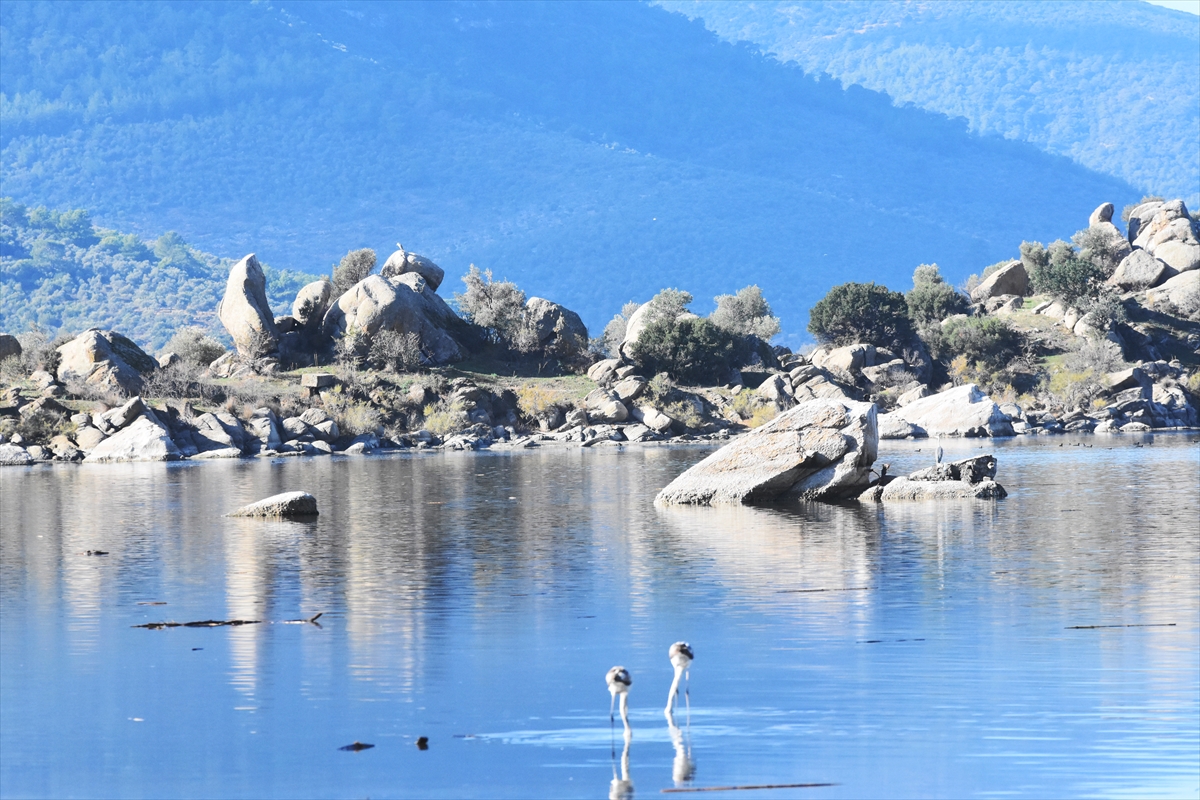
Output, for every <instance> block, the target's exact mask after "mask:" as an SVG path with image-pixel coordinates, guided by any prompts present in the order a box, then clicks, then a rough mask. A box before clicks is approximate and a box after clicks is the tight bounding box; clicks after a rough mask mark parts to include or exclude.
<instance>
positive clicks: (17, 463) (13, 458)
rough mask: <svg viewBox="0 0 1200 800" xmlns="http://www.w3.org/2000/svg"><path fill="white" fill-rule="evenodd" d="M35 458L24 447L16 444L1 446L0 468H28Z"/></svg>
mask: <svg viewBox="0 0 1200 800" xmlns="http://www.w3.org/2000/svg"><path fill="white" fill-rule="evenodd" d="M32 463H33V456H31V455H29V451H28V450H26V449H25V448H24V447H20V446H18V445H15V444H0V467H27V466H29V465H30V464H32Z"/></svg>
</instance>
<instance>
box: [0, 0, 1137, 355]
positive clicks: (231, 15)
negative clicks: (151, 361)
mask: <svg viewBox="0 0 1200 800" xmlns="http://www.w3.org/2000/svg"><path fill="white" fill-rule="evenodd" d="M0 23H2V27H3V32H2V33H3V48H2V49H0V93H2V95H3V97H0V103H2V106H0V110H2V112H3V118H4V125H3V127H2V129H0V147H2V150H0V177H2V178H3V192H4V194H6V195H8V196H11V197H13V198H15V199H16V200H17V201H19V202H22V203H25V204H27V205H29V206H37V205H42V204H45V205H48V206H51V207H55V208H80V207H82V208H87V209H90V210H91V211H92V213H93V214H95V216H96V219H97V220H98V221H100V222H101V223H102V224H103V225H105V226H106V227H110V228H116V229H119V230H123V231H132V232H134V233H136V234H138V235H140V236H142V237H145V238H147V239H152V238H155V237H157V236H159V235H160V234H161V233H162V232H163V231H166V230H176V231H179V232H180V234H181V235H182V237H183V238H184V239H185V240H186V241H188V242H190V243H192V244H194V245H195V246H196V247H197V248H201V249H203V250H206V251H209V252H212V253H215V254H217V255H218V256H220V257H221V258H239V257H241V256H242V255H244V254H245V253H247V252H256V253H257V254H258V255H259V257H260V258H261V259H262V260H264V261H266V262H268V263H271V264H273V265H275V266H276V267H280V268H284V269H288V270H293V271H298V272H304V273H323V272H326V271H327V270H328V269H329V265H330V264H332V263H334V262H335V261H336V260H337V259H338V258H339V257H340V256H341V255H342V254H344V253H345V252H346V251H347V250H349V249H351V248H358V247H373V248H374V249H376V250H377V251H379V252H381V253H382V252H388V251H389V250H390V249H392V247H393V245H394V244H395V242H397V241H401V242H402V243H403V244H404V246H405V247H406V248H407V249H409V250H412V251H416V252H420V253H423V254H425V255H427V256H429V257H431V258H433V259H434V260H435V261H437V262H438V263H439V264H441V265H442V266H443V267H444V268H445V269H446V272H447V274H448V275H450V276H451V277H452V279H454V276H459V275H462V274H464V273H465V272H466V271H467V267H468V265H469V264H471V263H475V264H477V265H479V266H480V267H481V268H490V269H492V270H493V272H494V273H495V274H496V275H497V277H505V278H508V279H511V280H513V281H515V282H517V283H518V284H519V285H520V286H521V287H522V288H523V289H525V290H526V291H527V292H528V293H529V294H532V295H538V296H543V297H549V298H553V299H554V300H556V301H558V302H561V303H563V304H565V305H567V306H568V307H570V308H572V309H576V310H578V311H579V312H580V314H581V315H582V316H583V318H584V321H585V322H586V323H587V324H588V325H589V327H590V328H591V329H592V331H593V333H597V332H598V331H599V330H600V329H601V328H602V327H603V325H604V323H605V322H606V321H607V320H608V319H609V318H610V317H611V316H612V314H613V313H615V311H616V310H617V309H619V308H620V307H621V305H622V303H624V302H626V301H628V300H631V299H634V300H639V301H644V300H646V299H648V298H649V297H650V296H651V295H653V294H654V293H655V292H656V291H657V290H659V289H661V288H663V287H664V286H679V287H681V288H687V289H688V290H689V291H691V292H692V293H693V294H694V295H695V296H696V297H698V298H701V303H700V304H699V305H700V306H703V303H704V301H706V300H707V298H711V297H713V296H715V295H717V294H720V293H727V292H732V291H734V290H736V289H738V288H740V287H742V286H745V285H747V284H748V283H757V284H759V285H760V286H761V287H762V288H763V291H764V293H765V294H766V296H767V297H768V298H769V300H770V302H771V304H772V307H773V308H774V309H775V310H776V312H777V313H778V314H779V315H780V317H781V319H782V322H783V327H784V332H785V334H789V333H790V334H799V332H801V331H803V329H804V326H805V324H806V313H807V309H808V308H809V307H810V306H811V305H812V304H813V302H815V301H816V300H817V299H818V298H819V297H821V296H822V295H823V294H824V293H825V291H826V290H827V289H828V288H829V287H830V286H832V285H834V284H837V283H840V282H843V281H845V280H848V279H851V278H853V279H858V280H864V279H875V280H878V281H881V282H888V281H891V282H894V283H900V282H901V281H904V280H907V278H908V276H909V275H911V273H912V270H913V267H914V266H915V265H916V264H918V263H922V262H926V263H928V262H937V263H939V264H940V265H941V267H942V270H943V273H944V274H945V275H947V277H948V278H949V279H951V280H953V281H958V280H961V279H963V278H965V277H966V275H968V274H970V273H972V272H978V271H980V269H981V268H982V267H984V266H986V265H988V264H990V263H993V262H995V261H998V260H1000V259H1001V258H1006V257H1011V256H1013V255H1015V253H1014V252H1013V246H1014V243H1016V242H1020V241H1021V240H1022V239H1026V238H1037V239H1043V240H1050V239H1053V238H1056V237H1058V236H1063V235H1067V234H1069V233H1070V232H1072V231H1073V230H1074V229H1075V227H1077V224H1076V223H1077V221H1078V220H1079V219H1081V218H1086V215H1087V214H1088V213H1089V212H1090V211H1091V209H1092V208H1094V207H1095V206H1096V204H1097V203H1099V202H1101V201H1103V200H1110V201H1112V202H1114V203H1117V204H1118V206H1120V205H1123V204H1125V203H1128V202H1131V201H1134V200H1136V199H1137V198H1138V197H1140V195H1141V192H1140V191H1139V190H1137V189H1135V188H1134V187H1132V186H1130V185H1129V184H1128V183H1125V182H1123V181H1121V180H1117V179H1114V178H1111V177H1106V176H1103V175H1100V174H1098V173H1096V172H1093V171H1089V170H1087V169H1084V168H1082V167H1080V166H1079V165H1077V164H1074V163H1072V162H1071V161H1069V160H1068V159H1066V158H1063V157H1058V156H1052V155H1047V154H1045V153H1043V152H1041V151H1040V150H1039V149H1038V148H1036V147H1034V146H1032V145H1029V144H1024V143H1020V142H1014V141H1006V140H1004V139H1002V138H999V137H982V136H977V135H973V134H971V133H969V132H968V131H967V130H966V127H965V125H964V123H962V122H961V121H954V120H950V119H947V118H946V117H944V116H941V115H938V114H932V113H928V112H925V111H922V110H919V109H916V108H897V107H895V106H894V105H893V103H892V102H891V99H890V98H888V97H887V96H885V95H883V94H879V93H876V92H871V91H867V90H864V89H861V88H857V87H851V88H849V89H843V88H842V87H841V86H840V85H838V84H837V83H836V82H834V81H828V80H823V81H817V80H815V79H813V78H812V77H809V76H806V75H805V74H804V73H803V71H802V70H801V69H800V68H798V67H795V66H791V65H785V64H780V63H779V62H778V61H776V60H775V59H772V58H768V57H764V56H762V55H760V54H758V53H756V52H754V50H753V49H752V48H751V47H749V46H746V45H733V44H729V43H726V42H722V41H720V40H719V39H718V37H717V36H716V35H714V34H713V33H711V32H709V31H708V30H706V29H705V28H704V27H703V25H702V24H700V23H699V22H692V21H688V20H687V19H685V18H683V17H682V16H680V15H677V14H672V13H669V12H667V11H664V10H663V9H660V8H654V7H651V6H648V5H643V4H631V3H599V4H588V3H550V4H538V3H511V4H477V3H429V4H427V3H401V4H394V5H384V4H374V3H360V2H345V3H338V4H315V3H314V4H297V5H287V6H275V5H271V4H268V3H254V4H249V3H205V2H196V3H179V4H170V3H142V4H139V3H118V4H111V3H103V2H92V3H79V4H73V3H49V2H23V1H21V0H11V2H6V3H4V4H3V7H2V8H0ZM37 297H40V295H39V296H37ZM31 298H35V299H34V302H41V301H40V300H37V299H36V297H35V296H34V295H31ZM697 310H698V311H700V312H704V311H707V310H708V309H706V308H703V307H698V308H697ZM31 313H32V312H31ZM37 313H43V312H37ZM45 313H50V312H45ZM106 324H107V323H106ZM114 324H115V323H114Z"/></svg>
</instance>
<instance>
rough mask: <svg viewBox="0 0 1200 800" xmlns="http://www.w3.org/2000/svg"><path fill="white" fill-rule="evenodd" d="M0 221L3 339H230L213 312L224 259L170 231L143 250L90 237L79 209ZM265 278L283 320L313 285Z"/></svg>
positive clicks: (130, 242)
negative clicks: (101, 332) (180, 333)
mask: <svg viewBox="0 0 1200 800" xmlns="http://www.w3.org/2000/svg"><path fill="white" fill-rule="evenodd" d="M0 220H2V222H0V329H3V330H5V331H12V332H14V333H16V332H24V331H26V330H29V329H30V328H32V327H36V328H37V329H39V330H41V331H43V332H45V333H48V334H53V333H55V332H60V331H61V332H66V333H79V332H80V331H83V330H86V329H87V328H90V327H92V326H101V327H105V328H113V329H116V330H118V331H121V332H122V333H124V334H125V335H127V336H130V337H131V338H133V339H135V340H136V341H138V342H141V343H142V344H144V345H148V346H149V347H151V348H157V347H161V346H162V345H163V344H164V343H165V342H166V341H167V339H169V338H171V334H172V332H174V331H175V330H177V329H178V328H181V327H183V326H185V325H199V326H201V327H203V328H206V329H208V330H209V331H210V332H211V333H212V334H214V335H216V336H218V337H220V338H222V339H226V338H227V336H226V334H225V331H224V329H223V328H222V327H221V325H220V323H219V322H218V321H217V319H216V309H217V303H219V302H220V300H221V295H222V293H223V292H224V291H225V279H226V277H227V276H228V275H229V268H230V266H231V264H232V262H231V261H230V260H229V259H222V258H218V257H216V256H214V255H212V254H210V253H203V252H201V251H199V250H197V249H195V248H193V247H191V246H189V245H188V243H187V242H185V241H184V240H183V239H182V237H180V236H179V234H178V233H175V232H174V231H168V232H167V233H164V234H163V235H162V236H159V237H158V238H157V239H156V240H154V241H150V242H145V241H142V239H141V238H140V237H138V236H136V235H134V234H123V233H120V232H118V231H112V230H105V229H102V228H96V227H95V226H93V225H92V221H91V217H90V215H89V214H88V213H87V212H86V211H84V210H82V209H80V210H74V211H63V212H59V211H55V210H53V209H47V208H44V207H38V208H32V209H31V208H26V207H25V206H23V205H21V204H20V203H14V202H12V201H11V200H7V199H0ZM263 269H264V271H265V272H266V274H267V298H268V299H269V300H270V301H271V306H272V307H273V308H274V309H276V311H277V313H280V314H284V313H288V311H289V310H290V309H291V304H292V298H294V297H295V296H296V290H297V289H299V288H300V287H301V286H303V285H304V284H305V283H307V282H309V281H310V280H314V279H315V276H312V275H302V274H297V273H292V272H288V271H286V270H285V271H280V270H275V269H272V268H271V267H269V266H265V265H264V267H263Z"/></svg>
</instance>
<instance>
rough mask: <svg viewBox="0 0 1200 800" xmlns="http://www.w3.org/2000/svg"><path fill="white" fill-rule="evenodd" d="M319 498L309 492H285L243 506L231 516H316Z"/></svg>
mask: <svg viewBox="0 0 1200 800" xmlns="http://www.w3.org/2000/svg"><path fill="white" fill-rule="evenodd" d="M317 513H318V512H317V498H315V497H313V496H312V495H311V494H309V493H308V492H283V493H282V494H275V495H271V496H270V497H267V498H265V499H263V500H259V501H258V502H257V503H251V504H250V505H248V506H242V507H241V508H239V509H238V510H237V511H234V512H232V513H231V514H230V515H229V516H231V517H315V516H316V515H317Z"/></svg>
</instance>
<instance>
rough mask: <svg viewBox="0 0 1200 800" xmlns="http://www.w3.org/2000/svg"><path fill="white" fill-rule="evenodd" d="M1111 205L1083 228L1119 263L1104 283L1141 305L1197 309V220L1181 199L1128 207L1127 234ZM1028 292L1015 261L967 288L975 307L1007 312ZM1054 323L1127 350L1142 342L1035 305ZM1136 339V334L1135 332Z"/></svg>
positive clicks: (1057, 306) (1059, 308)
mask: <svg viewBox="0 0 1200 800" xmlns="http://www.w3.org/2000/svg"><path fill="white" fill-rule="evenodd" d="M1112 215H1113V204H1112V203H1104V204H1102V205H1100V206H1099V207H1098V208H1097V209H1096V210H1095V211H1093V212H1092V214H1091V216H1090V217H1089V219H1088V228H1087V232H1088V233H1089V234H1092V239H1094V240H1097V241H1100V242H1102V243H1104V244H1105V245H1106V249H1107V252H1108V253H1109V254H1110V257H1111V258H1113V259H1114V260H1116V261H1117V262H1118V263H1117V267H1116V269H1115V270H1114V271H1113V273H1112V275H1111V276H1110V277H1109V278H1108V281H1107V283H1108V285H1109V286H1111V287H1112V288H1114V289H1115V290H1117V291H1119V292H1120V293H1121V294H1122V297H1123V299H1126V300H1129V299H1133V300H1136V301H1137V302H1140V303H1141V304H1142V305H1146V306H1154V305H1156V304H1161V303H1164V302H1165V303H1169V304H1170V305H1171V306H1173V307H1174V308H1177V309H1191V310H1193V311H1194V310H1196V309H1200V223H1197V222H1196V220H1194V219H1193V218H1192V216H1191V214H1190V213H1189V212H1188V209H1187V207H1186V206H1185V205H1184V203H1183V201H1182V200H1170V201H1163V200H1154V201H1150V202H1146V203H1142V204H1141V205H1139V206H1137V207H1135V208H1134V209H1132V210H1131V211H1130V217H1129V232H1128V234H1123V233H1121V230H1120V229H1119V228H1118V227H1117V226H1116V225H1114V224H1113V222H1112ZM1030 293H1031V283H1030V279H1029V275H1028V274H1027V272H1026V270H1025V266H1024V265H1023V264H1022V263H1021V261H1019V260H1013V261H1010V262H1008V263H1007V264H1005V265H1003V266H1002V267H1000V268H999V269H998V270H997V271H996V272H993V273H992V274H991V275H989V276H988V277H987V278H986V279H985V280H984V281H983V282H982V283H980V284H979V286H977V287H975V289H973V290H972V292H971V299H972V300H973V301H974V302H975V303H976V304H977V310H978V311H980V312H983V313H990V314H998V315H1005V314H1008V313H1011V312H1012V311H1014V310H1017V309H1020V308H1022V307H1023V301H1022V298H1023V297H1025V296H1027V295H1029V294H1030ZM1033 312H1034V313H1037V314H1043V315H1045V316H1047V317H1050V318H1052V319H1054V320H1056V321H1057V324H1058V325H1059V326H1061V327H1062V328H1064V329H1066V330H1067V331H1070V332H1071V333H1073V334H1075V335H1076V336H1083V337H1087V338H1105V337H1106V336H1107V337H1108V338H1110V339H1111V340H1112V341H1113V342H1114V343H1115V344H1117V345H1118V346H1119V347H1121V348H1123V349H1126V350H1128V349H1129V348H1130V347H1136V346H1137V345H1139V344H1142V345H1145V344H1146V343H1144V342H1137V341H1133V342H1130V341H1124V337H1121V336H1120V335H1119V334H1116V333H1114V332H1112V331H1108V330H1107V329H1106V328H1105V327H1103V326H1101V325H1099V324H1097V322H1096V320H1095V319H1091V318H1089V317H1090V315H1088V314H1083V313H1080V311H1079V310H1078V309H1074V308H1067V307H1064V306H1063V305H1062V304H1061V303H1057V302H1053V301H1049V302H1045V303H1043V304H1041V305H1039V306H1037V307H1035V308H1034V309H1033ZM1135 338H1136V335H1135Z"/></svg>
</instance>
